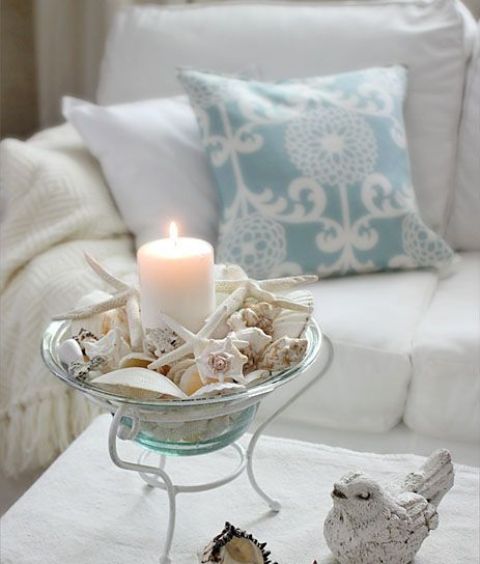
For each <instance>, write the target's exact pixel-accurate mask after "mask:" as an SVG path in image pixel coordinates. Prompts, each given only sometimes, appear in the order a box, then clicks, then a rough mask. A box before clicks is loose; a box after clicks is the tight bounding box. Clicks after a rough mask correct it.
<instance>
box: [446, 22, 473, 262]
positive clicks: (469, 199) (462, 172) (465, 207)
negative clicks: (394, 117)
mask: <svg viewBox="0 0 480 564" xmlns="http://www.w3.org/2000/svg"><path fill="white" fill-rule="evenodd" d="M479 155H480V23H479V24H478V26H477V44H476V51H475V53H474V56H473V58H472V60H471V62H470V65H469V73H468V81H467V86H466V89H465V98H464V102H463V110H462V122H461V124H460V134H459V143H458V166H457V177H456V184H455V193H454V197H453V201H452V205H453V207H452V215H451V218H450V222H449V225H448V231H447V237H448V240H449V242H451V244H452V245H453V246H454V247H455V248H456V249H461V250H464V251H472V250H476V251H478V250H480V222H479V218H480V156H479Z"/></svg>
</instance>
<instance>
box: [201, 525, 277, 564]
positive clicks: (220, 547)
mask: <svg viewBox="0 0 480 564" xmlns="http://www.w3.org/2000/svg"><path fill="white" fill-rule="evenodd" d="M265 547H266V543H259V542H258V540H257V539H255V538H254V537H253V536H252V535H250V534H248V533H246V532H245V531H242V530H241V529H237V528H236V527H234V526H233V525H231V524H230V523H228V522H227V523H225V528H224V529H223V531H222V532H221V533H220V534H219V535H217V536H216V537H215V538H214V539H213V540H212V542H210V543H209V544H208V546H207V547H206V548H205V550H204V552H203V555H202V560H201V562H202V564H242V563H243V564H274V563H272V561H271V560H270V558H269V556H270V552H269V551H268V550H266V548H265Z"/></svg>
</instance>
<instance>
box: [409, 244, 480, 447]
mask: <svg viewBox="0 0 480 564" xmlns="http://www.w3.org/2000/svg"><path fill="white" fill-rule="evenodd" d="M412 362H413V378H412V383H411V386H410V389H409V394H408V401H407V404H406V408H405V421H406V423H407V425H408V426H409V427H410V428H411V429H413V430H414V431H416V432H417V433H423V434H427V435H433V436H436V437H450V438H452V439H459V440H470V441H475V442H476V443H477V444H478V442H479V440H480V253H473V252H472V253H463V254H462V260H461V261H460V263H459V264H458V266H457V271H456V272H455V273H454V274H452V275H451V276H450V277H448V278H446V279H444V280H440V281H439V283H438V288H437V291H436V293H435V295H434V297H433V299H432V303H431V304H430V307H429V308H428V310H427V311H426V312H425V315H424V316H423V318H422V321H421V323H420V325H419V327H418V330H417V331H416V333H415V336H414V339H413V340H412Z"/></svg>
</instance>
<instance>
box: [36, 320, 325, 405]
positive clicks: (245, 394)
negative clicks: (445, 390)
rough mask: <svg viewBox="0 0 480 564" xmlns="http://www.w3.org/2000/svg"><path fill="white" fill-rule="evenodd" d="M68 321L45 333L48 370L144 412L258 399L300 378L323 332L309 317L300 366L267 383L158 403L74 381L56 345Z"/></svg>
mask: <svg viewBox="0 0 480 564" xmlns="http://www.w3.org/2000/svg"><path fill="white" fill-rule="evenodd" d="M69 325H70V323H69V322H68V321H52V322H51V323H50V324H49V325H48V327H47V328H46V330H45V333H44V335H43V339H42V344H41V353H42V357H43V360H44V362H45V364H46V365H47V368H48V369H49V370H50V372H52V374H54V375H55V376H57V378H59V379H60V380H62V381H63V382H64V383H66V384H67V385H69V386H71V387H72V388H75V389H76V390H79V391H80V392H83V393H85V394H87V395H89V396H92V397H94V398H96V399H97V400H100V401H106V402H108V403H115V404H128V405H132V406H138V407H142V408H146V409H149V408H150V409H155V408H174V407H175V408H178V407H182V406H183V407H187V406H190V407H192V406H197V407H200V406H206V405H215V404H217V403H221V402H223V403H227V402H231V401H241V400H246V399H252V398H254V397H257V396H259V397H260V396H263V395H266V394H269V393H270V392H272V391H273V390H275V389H276V388H278V387H280V386H283V385H284V384H286V383H287V382H289V381H290V380H292V379H293V378H295V377H297V376H299V375H300V374H301V373H303V372H304V371H305V370H306V369H307V368H309V367H310V366H311V365H312V364H313V362H314V361H315V359H316V358H317V356H318V353H319V351H320V348H321V345H322V342H323V338H322V332H321V330H320V328H319V326H318V324H317V322H316V321H315V320H314V319H313V318H312V319H311V320H310V322H309V325H308V327H307V329H306V331H305V338H306V339H307V341H308V345H307V350H306V353H305V356H304V358H303V359H302V361H301V362H300V363H299V364H296V365H295V366H292V367H290V368H288V369H287V370H283V371H280V372H277V373H275V374H274V375H273V376H272V377H271V378H270V379H269V380H268V381H266V382H263V383H261V384H259V385H258V386H252V387H251V388H247V389H245V390H244V391H241V392H235V393H232V394H227V395H221V396H213V397H199V398H194V399H169V400H164V399H158V400H138V399H135V398H128V397H126V396H122V395H119V394H115V393H112V392H107V391H105V390H102V389H100V388H96V387H95V386H91V385H90V384H89V383H88V382H81V381H79V380H76V379H75V378H73V377H72V376H70V374H69V373H68V371H67V370H66V368H65V367H64V366H63V364H62V363H61V361H60V359H59V357H58V346H59V344H60V343H61V342H62V340H63V338H64V337H65V333H66V331H67V330H68V328H69Z"/></svg>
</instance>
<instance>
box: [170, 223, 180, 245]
mask: <svg viewBox="0 0 480 564" xmlns="http://www.w3.org/2000/svg"><path fill="white" fill-rule="evenodd" d="M170 241H172V243H173V244H174V245H175V246H176V245H177V241H178V227H177V224H176V223H175V222H174V221H172V222H171V223H170Z"/></svg>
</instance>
